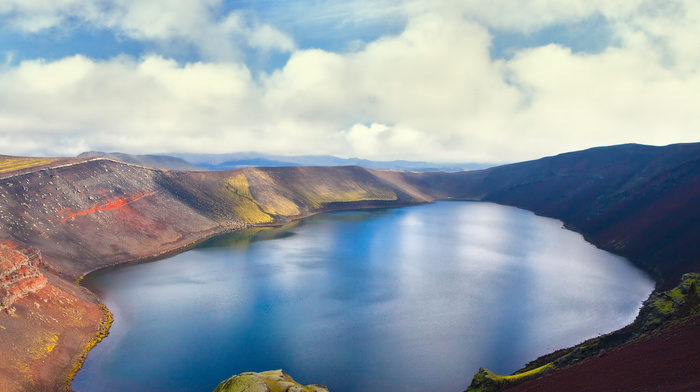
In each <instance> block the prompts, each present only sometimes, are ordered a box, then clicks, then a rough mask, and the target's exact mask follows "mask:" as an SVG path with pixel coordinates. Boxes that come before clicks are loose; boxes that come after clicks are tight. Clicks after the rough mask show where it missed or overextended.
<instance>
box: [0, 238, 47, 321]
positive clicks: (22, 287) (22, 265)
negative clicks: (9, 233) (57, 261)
mask: <svg viewBox="0 0 700 392" xmlns="http://www.w3.org/2000/svg"><path fill="white" fill-rule="evenodd" d="M43 264H44V263H43V261H42V259H41V254H40V253H39V251H38V250H37V249H33V248H24V247H21V246H20V245H19V244H18V243H16V242H14V241H9V240H5V241H0V310H4V311H6V312H7V313H9V314H13V313H14V312H15V308H14V307H12V304H14V302H15V301H16V300H18V299H20V298H24V297H26V296H27V294H29V293H34V292H37V291H39V290H41V289H43V288H44V287H46V282H47V279H46V278H45V277H44V275H42V274H41V272H40V271H39V268H40V267H42V266H43Z"/></svg>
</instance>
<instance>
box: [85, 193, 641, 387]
mask: <svg viewBox="0 0 700 392" xmlns="http://www.w3.org/2000/svg"><path fill="white" fill-rule="evenodd" d="M83 285H85V286H86V287H88V288H90V289H91V290H93V291H95V292H96V293H97V294H98V295H99V296H100V298H101V300H102V301H103V302H104V303H105V305H107V307H108V308H109V309H110V310H111V311H112V312H113V314H114V319H115V320H114V324H113V325H112V329H111V331H110V335H109V336H108V337H107V338H106V339H104V340H103V341H102V342H101V343H100V344H99V345H98V346H97V347H96V348H95V349H94V350H93V351H92V352H91V353H90V354H89V356H88V358H87V361H86V363H85V366H84V367H83V369H82V370H81V371H80V372H78V374H77V377H76V379H75V381H74V382H73V388H74V389H75V390H76V391H77V392H93V391H95V392H96V391H104V392H111V391H149V392H156V391H211V390H213V389H214V388H215V387H216V385H217V384H218V383H220V382H221V381H223V380H224V379H226V378H228V377H230V376H231V375H234V374H238V373H242V372H246V371H264V370H271V369H279V368H281V369H284V370H285V371H286V372H288V373H289V374H291V375H292V377H294V378H295V379H296V380H297V381H299V382H300V383H303V384H309V383H318V384H324V385H327V386H328V387H329V388H330V390H331V392H353V391H383V392H393V391H395V392H398V391H402V392H407V391H408V392H410V391H445V392H448V391H455V392H457V391H462V390H464V389H465V388H466V387H467V386H468V385H469V383H470V382H471V377H472V376H473V374H474V373H475V372H476V371H477V370H478V368H479V367H480V366H483V367H486V368H489V369H490V370H492V371H495V372H498V373H502V374H506V373H511V372H513V371H514V370H516V369H518V368H520V367H522V366H523V365H524V364H525V363H526V362H528V361H530V360H532V359H534V358H536V357H537V356H539V355H542V354H545V353H548V352H550V351H553V350H556V349H559V348H563V347H568V346H571V345H574V344H576V343H579V342H581V341H583V340H585V339H587V338H590V337H594V336H596V335H598V334H601V333H607V332H610V331H613V330H615V329H618V328H620V327H622V326H624V325H626V324H629V323H630V322H632V321H633V320H634V318H635V316H636V314H637V312H638V309H639V307H640V306H641V302H642V301H643V300H644V299H646V297H647V296H648V295H649V293H650V292H651V290H652V289H653V286H654V283H653V281H652V280H651V279H650V278H649V277H647V276H646V274H644V273H643V272H641V271H640V270H638V269H637V268H635V267H634V266H632V265H631V264H630V263H629V262H628V261H627V260H625V259H623V258H621V257H618V256H615V255H612V254H610V253H607V252H604V251H602V250H599V249H597V248H596V247H594V246H593V245H591V244H589V243H587V242H585V241H584V239H583V237H582V236H581V235H579V234H577V233H574V232H571V231H568V230H565V229H563V227H562V223H561V222H559V221H556V220H553V219H548V218H542V217H538V216H535V215H534V214H533V213H531V212H528V211H524V210H520V209H516V208H512V207H505V206H500V205H496V204H491V203H477V202H439V203H435V204H430V205H423V206H417V207H410V208H400V209H383V210H363V211H346V212H335V213H327V214H322V215H317V216H314V217H311V218H308V219H305V220H303V221H300V222H295V223H294V224H292V225H290V226H287V227H283V228H276V229H264V230H263V229H256V230H251V231H245V232H239V233H233V234H230V235H227V236H222V237H218V238H215V239H213V240H210V241H208V242H206V243H204V244H203V245H201V246H200V247H198V248H196V249H194V250H191V251H188V252H185V253H182V254H179V255H176V256H174V257H171V258H168V259H165V260H160V261H157V262H150V263H144V264H137V265H129V266H123V267H116V268H110V269H105V270H102V271H98V272H96V273H93V274H90V275H88V276H87V277H86V278H85V279H84V280H83Z"/></svg>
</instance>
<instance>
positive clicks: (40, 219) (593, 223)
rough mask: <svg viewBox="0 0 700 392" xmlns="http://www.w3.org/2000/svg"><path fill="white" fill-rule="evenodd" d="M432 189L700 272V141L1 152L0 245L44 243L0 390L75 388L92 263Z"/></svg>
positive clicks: (91, 308)
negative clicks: (377, 165)
mask: <svg viewBox="0 0 700 392" xmlns="http://www.w3.org/2000/svg"><path fill="white" fill-rule="evenodd" d="M434 199H470V200H485V201H494V202H498V203H502V204H509V205H513V206H517V207H521V208H525V209H529V210H532V211H534V212H536V213H538V214H541V215H545V216H550V217H554V218H558V219H561V220H562V221H564V222H565V223H566V224H567V226H569V227H570V228H572V229H574V230H576V231H579V232H581V233H583V234H584V235H585V236H586V237H587V238H588V240H589V241H591V242H592V243H594V244H596V245H598V246H600V247H602V248H606V249H609V250H611V251H613V252H614V253H617V254H621V255H623V256H627V257H629V258H631V259H632V261H634V262H636V263H638V264H639V265H641V266H643V267H645V268H647V269H648V270H650V271H654V272H655V274H656V277H657V279H659V280H660V281H661V282H662V286H663V287H666V288H668V287H669V286H670V285H671V283H670V282H674V281H677V279H679V278H680V277H681V275H682V274H683V273H685V272H692V271H700V243H698V241H697V238H700V223H699V222H700V219H699V218H700V144H687V145H674V146H668V147H649V146H638V145H625V146H614V147H607V148H598V149H591V150H587V151H581V152H576V153H569V154H562V155H559V156H556V157H548V158H543V159H540V160H537V161H531V162H524V163H520V164H514V165H507V166H502V167H497V168H492V169H487V170H482V171H473V172H463V173H407V172H395V171H394V172H387V171H374V170H368V169H363V168H360V167H278V168H246V169H240V170H231V171H222V172H178V171H166V170H158V169H153V168H148V167H144V166H140V165H134V164H127V163H122V162H116V161H112V160H109V159H87V158H80V159H78V158H72V159H38V158H17V157H0V241H4V240H11V241H13V243H17V244H20V245H18V246H20V247H24V248H29V247H32V248H35V249H38V250H39V251H40V252H41V255H42V256H43V263H44V264H45V267H43V269H38V270H37V271H39V272H40V273H41V274H42V275H43V277H44V278H45V279H46V287H44V288H42V289H39V290H38V291H36V292H34V293H31V292H30V291H31V290H25V291H26V297H24V298H19V297H17V298H16V299H15V301H14V303H13V304H12V307H14V308H15V309H16V312H15V314H14V315H9V314H7V313H5V312H3V313H0V359H2V363H0V391H17V390H28V391H46V390H59V389H62V388H63V387H64V386H65V379H66V378H67V377H68V376H69V375H70V373H71V371H72V370H73V369H74V366H75V365H76V364H77V363H79V361H80V358H81V357H82V356H83V355H84V352H85V350H86V348H89V347H91V345H93V344H94V339H95V337H96V336H99V335H100V334H102V333H104V330H105V328H106V325H108V323H109V317H110V316H109V314H108V313H106V312H105V311H104V310H103V309H102V308H101V307H100V306H99V304H98V303H97V301H96V299H95V298H94V296H92V294H90V293H89V292H87V291H86V290H84V289H82V288H80V287H78V286H75V284H74V283H72V281H74V280H76V279H79V278H80V277H81V276H83V275H84V274H85V273H87V272H89V271H92V270H95V269H97V268H100V267H104V266H107V265H112V264H116V263H123V262H127V261H132V260H139V259H146V258H153V257H163V256H164V255H166V254H168V253H170V252H177V251H181V250H182V249H185V248H187V247H190V246H193V245H194V244H196V243H197V242H198V241H201V240H203V239H205V238H208V237H210V236H212V235H216V234H218V233H222V232H225V231H229V230H235V229H239V228H244V227H250V226H265V225H275V224H281V223H285V222H287V221H289V220H292V219H299V218H303V217H305V216H308V215H310V214H314V213H318V212H323V211H330V210H337V209H350V208H366V207H392V206H405V205H412V204H417V203H425V202H429V201H431V200H434ZM37 266H38V264H37V265H35V267H37ZM8 268H9V269H11V268H13V267H11V266H10V267H8ZM9 269H8V271H9ZM13 271H15V272H16V271H18V270H13ZM0 273H1V272H0ZM13 273H14V272H6V273H5V275H3V276H6V277H7V276H10V275H11V276H13V277H12V278H10V280H12V279H16V278H17V277H19V276H20V275H21V276H23V278H22V279H25V278H28V279H38V278H39V276H38V275H37V274H36V272H34V271H33V270H31V269H25V270H24V271H23V272H22V273H21V274H19V273H17V274H15V275H12V274H13ZM20 280H21V279H20ZM18 281H19V280H18ZM35 288H38V286H36V287H35ZM25 291H23V293H24V292H25ZM101 331H102V332H101ZM545 365H546V364H545ZM529 370H534V369H529ZM557 373H558V372H553V374H557Z"/></svg>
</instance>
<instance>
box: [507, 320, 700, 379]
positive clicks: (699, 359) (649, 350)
mask: <svg viewBox="0 0 700 392" xmlns="http://www.w3.org/2000/svg"><path fill="white" fill-rule="evenodd" d="M698 342H700V316H695V317H692V318H690V319H687V320H684V321H683V322H681V323H679V324H676V325H673V326H671V327H669V328H667V329H665V330H664V331H662V332H660V333H655V334H654V335H653V336H651V337H650V338H648V339H646V340H642V341H638V342H635V343H630V344H625V345H623V346H620V347H617V348H614V349H611V350H608V351H607V352H605V353H604V354H602V355H601V356H597V357H593V358H591V359H589V360H587V361H585V362H583V363H581V364H578V365H575V366H572V367H569V368H566V369H561V370H558V371H556V372H554V373H552V374H550V375H548V376H546V377H544V378H541V379H538V380H533V381H530V382H527V383H524V384H521V385H518V386H516V387H513V388H509V389H507V390H508V392H549V391H552V392H561V391H567V392H577V391H581V392H584V391H585V392H588V391H597V392H607V391H610V392H625V391H629V392H638V391H664V392H679V391H700V349H699V348H700V346H699V344H698Z"/></svg>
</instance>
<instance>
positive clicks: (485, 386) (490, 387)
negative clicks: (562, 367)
mask: <svg viewBox="0 0 700 392" xmlns="http://www.w3.org/2000/svg"><path fill="white" fill-rule="evenodd" d="M553 368H554V365H552V364H551V363H550V364H547V365H544V366H540V367H538V368H536V369H532V370H529V371H526V372H522V373H515V374H513V375H511V376H501V375H499V374H496V373H493V372H491V371H489V370H487V369H484V368H480V369H479V371H478V372H477V373H476V374H475V375H474V379H473V380H472V383H471V385H470V386H469V388H467V391H469V392H486V391H498V390H500V389H502V388H505V387H506V386H510V385H515V384H519V383H521V382H525V381H527V380H532V379H535V378H538V377H540V376H542V375H543V374H546V373H547V371H548V370H550V369H553Z"/></svg>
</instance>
